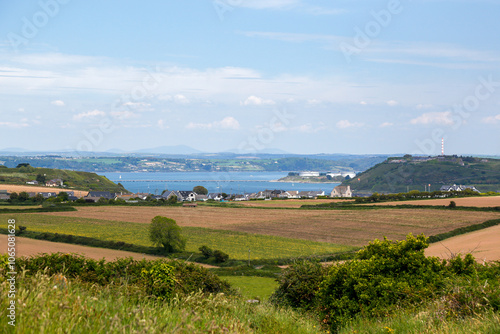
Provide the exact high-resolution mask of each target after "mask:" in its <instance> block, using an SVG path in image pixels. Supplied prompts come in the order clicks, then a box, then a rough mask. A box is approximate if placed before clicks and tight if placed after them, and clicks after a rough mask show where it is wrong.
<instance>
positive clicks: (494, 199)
mask: <svg viewBox="0 0 500 334" xmlns="http://www.w3.org/2000/svg"><path fill="white" fill-rule="evenodd" d="M450 201H454V202H455V203H456V204H457V206H476V207H496V206H500V196H484V197H463V198H439V199H426V200H417V201H400V202H381V203H372V204H371V205H403V204H409V205H441V206H447V205H449V204H450ZM369 205H370V204H369Z"/></svg>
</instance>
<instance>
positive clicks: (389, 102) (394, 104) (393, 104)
mask: <svg viewBox="0 0 500 334" xmlns="http://www.w3.org/2000/svg"><path fill="white" fill-rule="evenodd" d="M386 103H387V105H388V106H390V107H394V106H397V105H398V104H399V103H398V101H394V100H390V101H387V102H386Z"/></svg>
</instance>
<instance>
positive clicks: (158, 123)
mask: <svg viewBox="0 0 500 334" xmlns="http://www.w3.org/2000/svg"><path fill="white" fill-rule="evenodd" d="M156 124H157V125H158V127H159V128H160V129H162V130H164V129H168V128H170V126H168V125H167V124H165V120H163V119H159V120H158V122H157V123H156Z"/></svg>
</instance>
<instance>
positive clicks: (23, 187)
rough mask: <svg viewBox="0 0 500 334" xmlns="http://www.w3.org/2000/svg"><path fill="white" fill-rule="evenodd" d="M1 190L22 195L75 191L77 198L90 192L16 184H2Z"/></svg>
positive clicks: (0, 185)
mask: <svg viewBox="0 0 500 334" xmlns="http://www.w3.org/2000/svg"><path fill="white" fill-rule="evenodd" d="M0 190H7V191H8V192H17V193H20V192H22V191H26V192H54V193H59V192H60V191H73V192H74V193H75V196H76V197H83V196H86V195H87V194H88V191H84V190H74V189H69V188H65V189H61V188H54V187H41V186H30V185H15V184H0Z"/></svg>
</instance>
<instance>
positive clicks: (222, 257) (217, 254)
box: [213, 249, 229, 263]
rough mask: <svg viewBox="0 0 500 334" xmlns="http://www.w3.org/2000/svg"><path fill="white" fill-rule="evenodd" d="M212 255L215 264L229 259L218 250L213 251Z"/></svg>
mask: <svg viewBox="0 0 500 334" xmlns="http://www.w3.org/2000/svg"><path fill="white" fill-rule="evenodd" d="M213 255H214V257H215V262H217V263H222V262H226V261H227V260H228V259H229V255H228V254H226V253H224V252H223V251H221V250H218V249H216V250H214V253H213Z"/></svg>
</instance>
